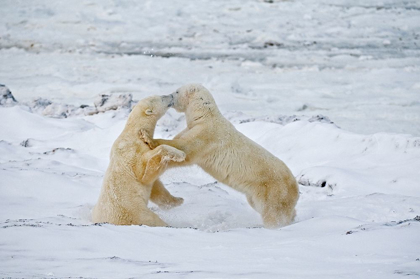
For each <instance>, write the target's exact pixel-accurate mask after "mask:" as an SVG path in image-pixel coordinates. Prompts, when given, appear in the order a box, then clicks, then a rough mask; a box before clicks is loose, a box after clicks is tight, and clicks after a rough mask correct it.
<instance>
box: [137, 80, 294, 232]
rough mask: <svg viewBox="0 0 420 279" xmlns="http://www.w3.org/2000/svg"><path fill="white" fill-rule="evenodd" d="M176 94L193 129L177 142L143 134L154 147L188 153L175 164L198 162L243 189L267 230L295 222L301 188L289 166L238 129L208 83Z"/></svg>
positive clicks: (231, 185) (212, 172)
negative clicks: (221, 111)
mask: <svg viewBox="0 0 420 279" xmlns="http://www.w3.org/2000/svg"><path fill="white" fill-rule="evenodd" d="M172 95H173V96H174V105H173V107H174V108H175V109H176V110H177V111H178V112H185V115H186V119H187V126H188V127H187V128H186V129H185V130H184V131H182V132H181V133H179V134H178V135H177V136H176V137H175V138H174V139H173V140H163V139H156V140H153V139H151V138H150V137H149V136H148V135H144V134H143V135H142V137H143V138H144V140H145V141H146V142H149V143H150V144H151V145H152V146H155V145H159V146H161V144H166V145H170V146H173V147H175V148H177V149H179V150H182V151H184V152H185V153H186V155H187V157H186V159H185V161H183V162H181V163H175V164H174V165H175V166H182V165H189V164H197V165H199V166H200V167H201V168H203V169H204V170H205V171H206V172H207V173H209V174H210V175H212V176H213V177H214V178H215V179H217V180H218V181H220V182H222V183H224V184H226V185H228V186H230V187H232V188H234V189H236V190H237V191H239V192H242V193H244V194H245V195H246V197H247V199H248V202H249V204H250V205H251V206H252V207H253V208H254V209H255V210H256V211H257V212H259V213H260V214H261V216H262V219H263V223H264V226H265V227H266V228H275V227H279V226H285V225H288V224H290V223H291V222H292V221H293V220H294V217H295V215H296V211H295V205H296V203H297V200H298V198H299V189H298V185H297V183H296V180H295V177H294V176H293V174H292V172H291V171H290V170H289V168H288V167H287V166H286V165H285V164H284V163H283V162H282V161H281V160H279V159H278V158H277V157H275V156H274V155H272V154H271V153H269V152H268V151H267V150H265V149H264V148H263V147H261V146H260V145H258V144H256V143H255V142H253V141H252V140H250V139H249V138H247V137H246V136H244V135H243V134H241V133H240V132H239V131H237V130H236V129H235V127H234V126H233V125H232V124H231V123H230V122H229V121H228V120H227V119H226V118H224V117H223V115H222V114H221V113H220V111H219V109H218V108H217V106H216V103H215V101H214V99H213V97H212V95H211V94H210V92H209V91H208V90H207V89H206V88H204V87H203V86H201V85H198V84H190V85H185V86H183V87H181V88H179V89H178V90H177V91H176V92H175V93H173V94H172ZM170 165H173V163H171V164H170Z"/></svg>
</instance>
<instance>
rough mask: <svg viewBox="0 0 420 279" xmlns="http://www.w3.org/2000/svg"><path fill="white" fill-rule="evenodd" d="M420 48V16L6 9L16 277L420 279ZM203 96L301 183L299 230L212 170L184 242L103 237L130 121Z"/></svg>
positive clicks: (407, 12) (9, 228)
mask: <svg viewBox="0 0 420 279" xmlns="http://www.w3.org/2000/svg"><path fill="white" fill-rule="evenodd" d="M419 43H420V3H419V2H418V1H414V0H405V1H397V0H367V1H358V0H356V1H355V0H353V1H350V0H328V1H327V0H323V1H315V0H301V1H299V0H293V1H277V0H273V1H259V0H252V1H251V0H246V1H243V0H242V1H239V0H233V1H195V2H193V1H186V0H181V1H168V0H165V1H134V0H126V1H117V0H115V1H99V0H92V1H81V0H76V1H71V3H70V2H68V1H67V2H66V1H45V0H37V1H8V0H5V1H1V3H0V83H1V84H4V85H5V86H0V120H1V121H0V199H1V202H0V277H1V278H76V277H77V278H334V279H335V278H380V279H382V278H400V277H405V276H412V277H420V248H419V247H420V171H419V170H420V49H419ZM189 82H199V83H202V84H203V85H205V86H206V87H207V88H209V89H210V91H211V92H212V93H213V94H214V96H215V99H216V102H217V103H218V105H219V106H220V108H221V110H222V112H223V113H224V115H225V116H226V117H227V118H228V119H229V120H230V121H231V122H232V123H234V125H235V126H236V127H237V129H238V130H239V131H241V132H242V133H244V134H245V135H247V136H248V137H250V138H251V139H253V140H254V141H256V142H257V143H259V144H260V145H262V146H263V147H265V148H266V149H267V150H269V151H270V152H272V153H273V154H275V155H276V156H278V157H279V158H280V159H282V160H283V161H284V162H285V163H286V164H287V165H288V166H289V167H290V168H291V170H292V172H293V173H294V174H295V176H296V178H297V179H298V181H299V184H300V192H301V197H300V200H299V202H298V205H297V211H298V214H297V219H296V222H295V223H294V224H292V225H290V226H287V227H284V228H280V229H276V230H267V229H264V228H262V222H261V220H260V217H259V215H258V214H257V213H256V212H254V211H253V210H252V209H251V207H250V206H249V205H248V204H247V202H246V199H245V197H244V196H242V195H241V194H240V193H238V192H235V191H234V190H232V189H230V188H228V187H226V186H224V185H222V184H220V183H217V182H216V181H215V180H214V179H213V178H211V177H210V176H208V175H207V174H206V173H204V172H203V171H202V170H200V169H199V168H198V167H191V168H184V169H172V170H169V171H167V172H166V173H165V174H164V176H163V177H162V181H163V182H164V184H165V185H166V186H167V188H168V189H169V190H170V191H171V193H173V194H174V195H176V196H180V197H183V198H184V199H185V202H184V204H183V205H182V206H180V207H178V208H175V209H172V210H169V211H163V210H161V209H159V208H158V207H157V206H155V205H153V204H150V207H151V208H152V209H153V210H154V211H156V213H157V214H159V215H160V216H161V217H162V219H164V220H165V221H166V222H167V223H168V224H170V225H171V226H172V227H171V228H150V227H145V226H113V225H109V224H92V222H91V221H90V210H91V208H92V206H93V205H94V204H95V202H96V200H97V198H98V195H99V191H100V188H101V182H102V177H103V174H104V172H105V169H106V167H107V164H108V160H109V158H108V155H109V152H110V147H111V145H112V143H113V141H114V140H115V139H116V137H117V136H118V135H119V133H120V132H121V130H122V128H123V127H124V124H125V121H126V119H127V115H128V113H129V111H130V107H131V106H132V105H134V104H135V101H136V100H140V99H141V98H143V97H146V96H149V95H152V94H168V93H171V92H173V90H175V89H176V88H177V87H179V86H181V85H183V84H185V83H189ZM9 89H10V91H9ZM12 94H13V95H12ZM12 96H14V98H13V97H12ZM183 127H185V118H184V117H183V115H182V114H178V113H176V112H175V111H174V110H169V111H168V113H167V114H166V115H165V116H164V117H163V118H162V119H161V120H160V121H159V123H158V126H157V129H156V133H155V137H164V138H171V137H173V136H174V135H176V134H177V133H178V132H179V131H181V130H182V129H183Z"/></svg>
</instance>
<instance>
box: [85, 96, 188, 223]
mask: <svg viewBox="0 0 420 279" xmlns="http://www.w3.org/2000/svg"><path fill="white" fill-rule="evenodd" d="M172 101H173V97H172V96H171V95H168V96H152V97H149V98H146V99H143V100H141V101H140V102H139V103H138V104H137V105H136V106H135V107H134V108H133V110H132V112H131V113H130V115H129V117H128V120H127V123H126V125H125V128H124V130H123V131H122V133H121V135H120V136H119V137H118V138H117V140H116V141H115V142H114V144H113V146H112V149H111V157H110V163H109V166H108V169H107V171H106V173H105V177H104V180H103V185H102V190H101V194H100V196H99V200H98V203H97V204H96V206H95V207H94V209H93V212H92V221H93V222H95V223H103V222H107V223H111V224H115V225H148V226H167V224H166V223H165V222H164V221H162V220H161V219H160V218H159V216H157V215H156V214H155V213H153V212H152V211H151V210H150V209H148V207H147V203H148V201H149V199H150V200H152V201H153V202H154V203H156V204H157V205H159V206H160V207H165V208H169V207H173V206H177V205H180V204H181V203H182V202H183V199H182V198H176V197H174V196H172V195H171V194H170V193H169V192H168V191H167V190H166V189H165V187H163V185H162V183H161V182H160V181H159V180H157V179H158V177H159V176H160V175H161V174H162V172H163V171H164V170H165V169H166V167H167V164H168V162H169V161H177V162H180V161H183V160H184V159H185V153H184V152H182V151H180V150H177V149H175V148H173V147H171V146H167V145H161V146H159V147H158V148H156V149H154V150H152V149H151V148H150V147H149V146H148V145H147V144H146V143H145V142H144V141H143V140H141V138H140V136H139V134H140V130H142V131H143V133H149V134H150V135H153V133H154V130H155V126H156V122H157V121H158V120H159V118H161V117H162V115H163V114H165V112H166V111H167V110H168V108H169V106H170V105H172Z"/></svg>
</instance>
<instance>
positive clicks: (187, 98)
mask: <svg viewBox="0 0 420 279" xmlns="http://www.w3.org/2000/svg"><path fill="white" fill-rule="evenodd" d="M171 95H172V96H173V97H174V101H173V108H174V109H176V111H178V112H187V114H188V111H190V112H193V111H195V112H199V111H203V112H204V111H209V110H214V109H216V108H217V107H216V103H215V101H214V99H213V96H212V95H211V94H210V92H209V91H208V90H207V89H206V88H205V87H204V86H202V85H201V84H187V85H184V86H182V87H180V88H178V89H177V90H176V91H175V92H174V93H172V94H171Z"/></svg>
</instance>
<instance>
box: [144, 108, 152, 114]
mask: <svg viewBox="0 0 420 279" xmlns="http://www.w3.org/2000/svg"><path fill="white" fill-rule="evenodd" d="M144 113H145V114H146V115H152V114H153V110H152V109H146V111H145V112H144Z"/></svg>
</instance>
